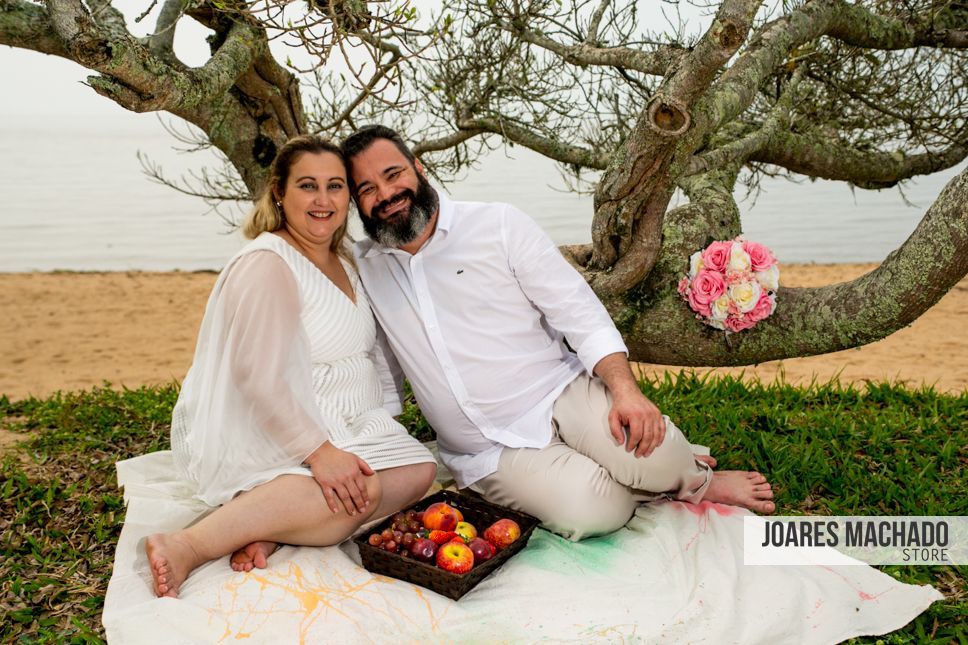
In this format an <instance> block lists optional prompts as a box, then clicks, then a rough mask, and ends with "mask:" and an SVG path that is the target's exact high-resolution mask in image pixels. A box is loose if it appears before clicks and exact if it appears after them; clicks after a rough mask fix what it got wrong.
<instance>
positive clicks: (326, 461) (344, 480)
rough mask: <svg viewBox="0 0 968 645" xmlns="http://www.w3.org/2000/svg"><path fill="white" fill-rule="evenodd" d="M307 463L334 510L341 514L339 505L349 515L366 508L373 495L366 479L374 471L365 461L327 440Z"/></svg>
mask: <svg viewBox="0 0 968 645" xmlns="http://www.w3.org/2000/svg"><path fill="white" fill-rule="evenodd" d="M306 465H308V466H309V469H310V470H312V472H313V477H314V478H315V479H316V483H317V484H319V487H320V488H322V489H323V497H325V498H326V503H327V504H329V508H330V510H331V511H333V513H339V506H340V504H342V506H343V508H345V509H346V513H347V515H356V514H357V513H363V512H364V511H365V510H366V509H367V507H368V506H369V504H370V497H369V495H368V494H367V492H366V479H365V478H366V477H371V476H373V474H374V471H373V469H372V468H370V466H369V465H368V464H367V463H366V462H365V461H363V460H362V459H360V458H359V457H357V456H356V455H354V454H353V453H351V452H346V451H345V450H340V449H339V448H337V447H336V446H334V445H333V444H332V443H331V442H329V441H327V442H326V443H324V444H323V445H321V446H320V447H319V448H317V449H316V450H315V451H313V453H312V454H311V455H309V457H307V458H306Z"/></svg>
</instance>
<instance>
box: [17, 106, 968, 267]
mask: <svg viewBox="0 0 968 645" xmlns="http://www.w3.org/2000/svg"><path fill="white" fill-rule="evenodd" d="M173 145H175V142H174V140H173V139H172V138H171V137H170V136H169V135H168V134H167V133H166V132H165V130H164V129H163V128H162V126H161V124H160V123H159V122H158V120H157V118H156V117H154V116H153V115H135V114H130V113H126V112H123V111H121V110H118V111H117V115H114V116H111V117H84V118H58V119H57V120H55V121H50V120H48V119H46V118H39V117H17V118H11V119H8V120H6V122H5V123H3V124H0V194H2V195H3V199H2V206H0V271H3V272H11V271H51V270H57V269H66V270H84V271H87V270H111V271H115V270H129V269H147V270H171V269H180V270H197V269H218V268H220V267H221V266H222V265H223V263H224V262H225V260H226V259H227V258H228V257H229V256H230V255H232V253H233V252H234V251H235V250H236V249H238V248H239V247H240V246H241V244H242V239H241V236H240V235H239V234H238V233H237V232H232V231H230V230H229V229H228V227H227V226H226V224H225V222H224V221H223V220H222V219H221V218H220V217H219V216H218V215H217V214H214V213H207V214H206V211H207V210H208V207H207V206H206V205H205V203H204V202H203V201H202V200H200V199H199V198H195V197H190V196H186V195H181V194H179V193H177V192H175V191H173V190H171V189H170V188H167V187H165V186H161V185H158V184H155V183H152V182H151V181H149V179H148V178H147V177H146V176H145V175H144V174H143V173H142V170H141V165H140V164H139V163H138V160H137V158H136V153H137V152H138V151H139V150H140V151H142V152H144V153H146V154H148V155H149V156H150V157H151V158H152V159H153V160H154V161H155V162H156V163H158V164H159V165H161V166H162V167H163V168H164V171H165V173H166V174H167V175H169V176H172V177H177V176H179V175H182V174H185V173H187V172H189V171H191V170H192V169H196V170H197V169H200V168H201V167H203V166H204V165H205V164H206V163H210V162H211V160H212V159H213V157H212V155H210V154H208V153H196V154H184V153H179V152H176V151H174V150H172V146H173ZM962 167H964V166H962ZM956 173H957V170H952V171H948V172H945V173H941V174H939V175H935V176H931V177H926V178H922V179H919V180H918V181H917V183H913V184H911V185H910V186H908V187H906V189H905V196H906V197H907V200H908V201H909V202H910V204H905V202H904V200H903V199H902V196H901V194H900V193H899V192H898V191H897V190H886V191H881V192H867V191H859V190H858V191H851V190H850V188H849V187H847V186H846V185H843V184H839V183H836V182H826V181H815V182H809V181H806V182H803V183H801V184H793V183H790V182H787V181H784V180H770V181H768V182H766V183H764V184H763V189H764V190H763V192H762V193H761V194H760V195H759V197H758V198H757V200H756V202H755V204H754V203H753V202H752V201H749V200H746V201H743V202H741V207H742V208H743V210H744V212H745V215H744V225H745V232H746V235H747V236H748V237H749V238H751V239H755V240H757V241H760V242H763V243H765V244H767V245H769V246H770V247H772V248H773V249H774V251H775V252H776V254H777V256H778V257H779V258H780V261H781V262H860V261H864V262H866V261H878V260H881V259H882V258H883V257H884V256H885V255H886V254H887V253H889V252H890V251H891V250H893V249H894V248H896V247H897V246H898V245H899V244H900V243H901V242H902V241H903V240H904V239H905V238H906V237H907V236H908V235H909V234H910V233H911V231H912V230H913V229H914V227H915V226H916V225H917V223H918V221H919V220H920V218H921V216H922V214H923V213H924V210H925V209H926V208H927V207H928V206H929V205H930V204H931V203H932V201H933V200H934V198H935V197H936V196H937V194H938V193H939V192H940V190H941V189H942V188H943V186H944V184H945V183H946V182H947V181H948V180H949V179H950V178H951V177H953V176H954V175H955V174H956ZM447 188H448V190H449V192H450V193H451V195H452V196H453V197H454V198H455V199H465V200H500V201H507V202H511V203H513V204H515V205H517V206H519V207H520V208H522V209H524V210H525V211H526V212H528V213H530V214H531V215H532V216H533V217H534V218H535V219H536V220H537V221H538V223H539V224H540V225H541V226H542V227H544V229H545V230H546V231H547V232H548V233H549V235H551V237H552V238H553V239H554V240H555V241H556V242H558V243H559V244H570V243H577V242H587V241H589V240H590V239H591V238H590V232H589V226H590V222H591V217H592V199H591V197H589V196H577V195H575V194H573V193H569V192H567V191H566V190H565V189H564V183H563V181H562V180H561V178H560V176H559V175H558V173H557V170H556V169H555V166H554V164H552V163H551V162H548V161H547V160H544V159H543V158H541V157H540V156H538V155H536V154H534V153H531V152H530V151H528V150H525V149H522V148H517V147H516V148H513V149H508V150H507V151H504V152H502V151H498V152H494V153H492V154H491V155H490V156H489V157H487V158H486V159H484V160H483V161H482V162H481V163H480V165H479V167H478V168H477V169H474V170H471V171H468V172H467V173H466V175H465V176H464V177H463V178H461V179H460V180H459V181H457V182H455V183H453V184H450V185H449V186H448V187H447Z"/></svg>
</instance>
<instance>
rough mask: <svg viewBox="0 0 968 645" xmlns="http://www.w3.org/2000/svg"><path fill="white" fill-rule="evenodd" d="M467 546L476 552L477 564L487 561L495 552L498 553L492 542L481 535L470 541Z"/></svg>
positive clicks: (475, 560)
mask: <svg viewBox="0 0 968 645" xmlns="http://www.w3.org/2000/svg"><path fill="white" fill-rule="evenodd" d="M467 547H468V548H469V549H470V550H471V553H473V554H474V564H475V565H478V564H480V563H482V562H487V561H488V560H490V559H491V558H493V557H494V554H495V553H496V552H495V551H494V547H493V546H491V543H490V542H488V541H487V540H485V539H483V538H479V537H478V538H474V539H473V540H471V541H470V542H468V543H467Z"/></svg>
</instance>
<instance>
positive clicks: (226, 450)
mask: <svg viewBox="0 0 968 645" xmlns="http://www.w3.org/2000/svg"><path fill="white" fill-rule="evenodd" d="M270 177H271V180H270V182H269V185H268V187H267V188H266V189H265V191H264V193H263V195H262V196H261V197H260V199H259V201H258V204H257V206H256V209H255V211H254V212H253V213H252V215H251V217H250V218H249V221H248V222H247V225H246V234H247V235H249V236H250V237H254V239H253V240H252V241H251V242H250V243H249V244H248V245H247V246H246V247H245V248H243V249H242V251H240V252H239V253H238V254H237V255H236V256H235V257H234V258H232V259H231V260H229V262H228V264H227V266H226V267H225V269H224V270H223V271H222V273H221V275H220V276H219V279H218V281H217V282H216V284H215V287H214V289H213V291H212V296H211V298H210V299H209V302H208V305H207V307H206V310H205V317H204V319H203V321H202V326H201V330H200V331H199V334H198V345H197V347H196V350H195V358H194V361H193V363H192V367H191V369H190V370H189V372H188V375H187V376H186V377H185V381H184V384H183V386H182V390H181V393H180V394H179V397H178V402H177V403H176V404H175V408H174V411H173V413H172V424H171V445H172V456H173V461H174V465H175V470H176V471H177V476H178V477H179V478H180V479H182V480H184V482H185V483H186V484H188V485H189V486H190V487H191V490H192V493H193V496H194V497H195V498H196V499H198V500H200V501H202V502H205V503H206V504H208V505H210V506H219V508H218V509H216V510H215V511H213V512H212V513H211V514H209V515H207V516H205V517H204V518H203V519H201V520H199V521H198V522H197V523H194V524H192V525H191V526H189V527H187V528H184V529H182V530H175V531H171V532H168V533H156V534H154V535H151V536H149V537H148V538H147V540H146V542H145V550H146V552H147V556H148V561H149V563H150V566H151V575H152V580H153V586H154V592H155V594H156V595H158V596H176V595H177V594H178V591H179V588H180V587H181V585H182V583H183V582H184V581H185V580H186V579H187V578H188V576H189V575H190V574H191V572H192V571H194V570H195V569H196V568H197V567H199V566H201V565H202V564H204V563H206V562H208V561H211V560H214V559H216V558H221V557H223V556H225V555H228V554H230V553H233V552H234V554H233V556H232V558H231V563H232V567H233V568H234V569H236V570H237V571H248V570H250V569H252V568H253V567H264V566H266V559H267V558H268V557H269V556H270V555H271V554H272V552H273V550H274V547H275V543H276V542H285V543H288V544H303V545H316V546H323V545H330V544H337V543H339V542H340V541H342V540H344V539H345V538H347V537H348V536H349V535H350V534H352V532H353V531H355V530H356V529H357V528H359V526H360V525H361V524H362V523H363V522H365V521H366V520H367V519H368V518H370V517H371V516H374V514H376V515H375V516H382V515H386V514H389V513H392V512H394V511H396V510H399V509H400V508H402V507H403V506H406V505H407V504H410V503H413V502H414V501H416V500H417V499H419V498H420V496H421V495H422V494H423V493H424V492H426V490H427V489H428V488H429V487H430V484H431V483H432V481H433V478H434V474H435V472H436V466H435V464H434V459H433V456H432V455H431V454H430V452H429V451H428V450H427V449H426V448H425V447H423V446H422V445H421V444H420V443H419V442H418V441H417V440H416V439H414V438H413V437H411V436H410V435H409V434H407V431H406V430H405V429H404V428H403V426H401V425H400V424H399V423H397V422H396V421H395V420H394V419H393V418H392V417H391V415H390V413H389V412H388V411H387V410H385V409H384V408H383V407H382V405H383V395H382V390H381V387H380V382H379V377H378V375H377V371H376V368H375V366H374V364H373V362H372V361H371V359H370V352H371V351H372V349H373V346H374V343H375V342H376V337H377V329H376V324H375V321H374V319H373V315H372V313H371V312H370V308H369V303H368V301H367V300H366V296H365V294H364V293H363V291H362V290H361V289H360V288H359V280H358V278H357V277H356V272H355V271H354V269H353V265H352V262H351V261H350V260H349V259H343V257H340V256H344V257H345V256H346V254H347V249H346V243H345V240H344V236H345V232H346V216H347V212H348V210H349V190H348V188H347V180H346V169H345V166H344V165H343V159H342V157H341V155H340V153H339V150H338V149H337V148H336V147H335V146H333V144H331V143H329V142H328V141H326V140H324V139H322V138H320V137H317V136H309V135H306V136H300V137H297V138H295V139H293V140H291V141H290V142H288V143H287V144H286V145H284V146H283V147H282V148H281V149H280V151H279V154H278V155H277V158H276V160H275V161H274V162H273V164H272V168H271V169H270ZM397 412H399V411H397Z"/></svg>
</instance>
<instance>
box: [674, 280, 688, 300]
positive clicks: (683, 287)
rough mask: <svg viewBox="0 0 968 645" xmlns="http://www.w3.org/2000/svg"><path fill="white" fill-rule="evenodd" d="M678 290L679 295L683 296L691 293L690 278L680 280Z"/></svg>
mask: <svg viewBox="0 0 968 645" xmlns="http://www.w3.org/2000/svg"><path fill="white" fill-rule="evenodd" d="M676 291H678V292H679V295H680V296H682V297H683V298H685V297H687V295H688V294H689V278H683V279H682V280H680V281H679V286H678V287H676Z"/></svg>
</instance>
